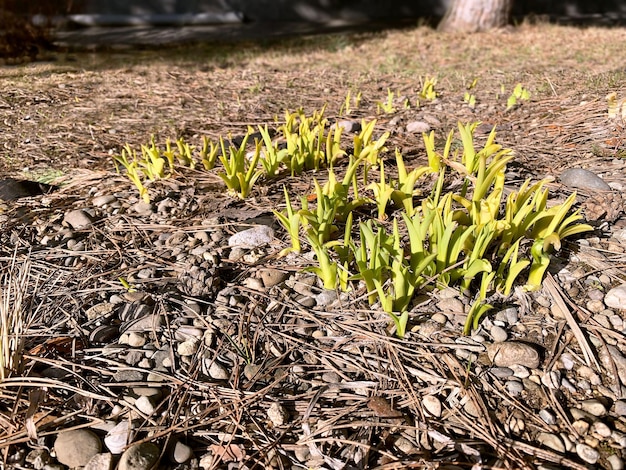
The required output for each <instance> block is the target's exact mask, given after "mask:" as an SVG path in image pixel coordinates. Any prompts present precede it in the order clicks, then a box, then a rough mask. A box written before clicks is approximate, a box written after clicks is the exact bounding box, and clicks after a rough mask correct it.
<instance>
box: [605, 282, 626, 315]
mask: <svg viewBox="0 0 626 470" xmlns="http://www.w3.org/2000/svg"><path fill="white" fill-rule="evenodd" d="M604 303H605V304H606V306H607V307H609V308H614V309H616V310H622V309H626V284H622V285H621V286H617V287H614V288H613V289H611V290H609V291H608V292H607V293H606V295H605V296H604Z"/></svg>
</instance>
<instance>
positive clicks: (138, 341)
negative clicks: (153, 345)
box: [128, 331, 146, 348]
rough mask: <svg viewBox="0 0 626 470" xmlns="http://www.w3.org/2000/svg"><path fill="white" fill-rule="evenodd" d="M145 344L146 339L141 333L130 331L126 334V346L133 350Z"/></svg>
mask: <svg viewBox="0 0 626 470" xmlns="http://www.w3.org/2000/svg"><path fill="white" fill-rule="evenodd" d="M145 344H146V337H145V336H144V335H142V334H141V333H138V332H135V331H131V332H130V333H129V334H128V345H129V346H132V347H133V348H140V347H142V346H143V345H145Z"/></svg>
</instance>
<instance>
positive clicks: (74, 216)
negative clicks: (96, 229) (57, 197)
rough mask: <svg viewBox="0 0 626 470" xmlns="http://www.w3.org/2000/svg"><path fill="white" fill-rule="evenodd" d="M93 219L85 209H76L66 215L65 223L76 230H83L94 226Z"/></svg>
mask: <svg viewBox="0 0 626 470" xmlns="http://www.w3.org/2000/svg"><path fill="white" fill-rule="evenodd" d="M93 220H94V219H93V217H92V216H91V215H90V214H89V213H88V212H87V211H85V210H83V209H76V210H73V211H69V212H66V213H65V216H64V217H63V223H64V224H65V225H69V226H70V227H72V228H73V229H74V230H82V229H86V228H89V227H91V226H92V224H93Z"/></svg>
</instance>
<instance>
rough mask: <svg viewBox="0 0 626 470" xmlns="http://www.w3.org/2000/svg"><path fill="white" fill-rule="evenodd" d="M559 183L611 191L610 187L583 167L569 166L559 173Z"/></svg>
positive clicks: (572, 186) (573, 186)
mask: <svg viewBox="0 0 626 470" xmlns="http://www.w3.org/2000/svg"><path fill="white" fill-rule="evenodd" d="M559 179H560V180H561V183H563V184H564V185H565V186H569V187H570V188H579V189H587V190H595V191H598V190H599V191H611V187H610V186H609V185H608V184H607V183H606V181H604V180H603V179H602V178H600V177H599V176H598V175H596V174H595V173H593V172H591V171H589V170H584V169H583V168H569V169H567V170H565V171H564V172H563V173H561V176H560V177H559Z"/></svg>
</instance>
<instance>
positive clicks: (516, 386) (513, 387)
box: [505, 380, 524, 397]
mask: <svg viewBox="0 0 626 470" xmlns="http://www.w3.org/2000/svg"><path fill="white" fill-rule="evenodd" d="M505 386H506V389H507V391H508V392H509V393H510V394H511V396H513V397H516V396H518V395H519V394H520V393H522V392H523V391H524V386H523V385H522V383H521V382H518V381H517V380H509V381H507V382H506V384H505Z"/></svg>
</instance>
